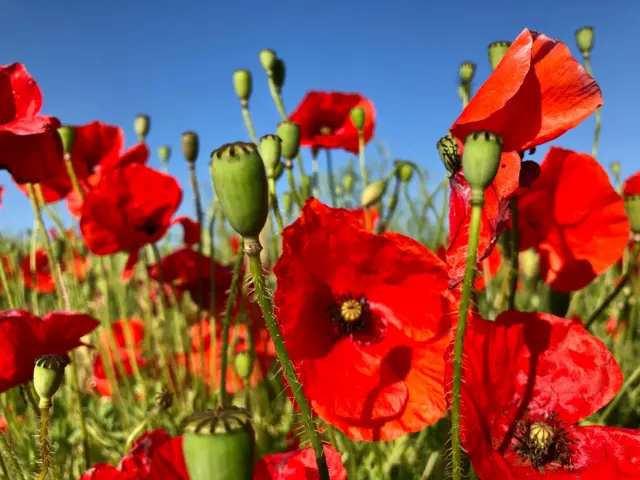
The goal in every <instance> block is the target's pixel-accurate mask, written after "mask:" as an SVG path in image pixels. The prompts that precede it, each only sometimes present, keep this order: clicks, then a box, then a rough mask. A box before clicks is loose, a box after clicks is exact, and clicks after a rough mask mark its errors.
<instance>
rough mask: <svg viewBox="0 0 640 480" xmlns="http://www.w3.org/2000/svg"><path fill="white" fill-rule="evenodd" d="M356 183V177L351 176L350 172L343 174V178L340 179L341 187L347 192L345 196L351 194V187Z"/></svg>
mask: <svg viewBox="0 0 640 480" xmlns="http://www.w3.org/2000/svg"><path fill="white" fill-rule="evenodd" d="M355 183H356V177H355V176H354V175H353V173H352V172H347V173H345V174H344V177H342V186H343V187H344V191H345V192H347V194H350V193H351V192H353V187H354V185H355Z"/></svg>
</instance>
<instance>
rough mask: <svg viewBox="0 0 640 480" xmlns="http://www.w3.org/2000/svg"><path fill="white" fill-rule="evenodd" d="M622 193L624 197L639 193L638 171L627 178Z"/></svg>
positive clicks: (639, 177) (639, 176)
mask: <svg viewBox="0 0 640 480" xmlns="http://www.w3.org/2000/svg"><path fill="white" fill-rule="evenodd" d="M622 194H623V195H624V196H625V197H632V196H634V195H640V171H639V172H637V173H635V174H633V175H631V176H630V177H629V178H627V180H626V181H625V182H624V186H623V187H622Z"/></svg>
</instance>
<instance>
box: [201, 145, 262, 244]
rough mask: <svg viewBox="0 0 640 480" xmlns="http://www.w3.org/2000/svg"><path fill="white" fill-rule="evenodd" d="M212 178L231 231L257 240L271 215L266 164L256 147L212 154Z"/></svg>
mask: <svg viewBox="0 0 640 480" xmlns="http://www.w3.org/2000/svg"><path fill="white" fill-rule="evenodd" d="M211 176H212V178H213V185H214V187H215V190H216V193H217V194H218V200H219V201H220V205H221V206H222V211H223V212H224V215H225V216H226V217H227V220H229V224H230V225H231V227H232V228H233V229H234V230H235V231H236V232H237V233H238V234H239V235H241V236H242V237H249V238H257V237H258V235H259V234H260V232H261V231H262V228H263V227H264V224H265V222H266V221H267V215H268V213H269V188H268V185H267V174H266V172H265V169H264V162H263V161H262V158H261V157H260V153H259V152H258V148H257V147H256V146H255V145H254V144H253V143H244V142H236V143H229V144H226V145H222V146H221V147H220V148H218V149H217V150H214V151H213V153H211Z"/></svg>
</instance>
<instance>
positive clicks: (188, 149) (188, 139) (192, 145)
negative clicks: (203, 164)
mask: <svg viewBox="0 0 640 480" xmlns="http://www.w3.org/2000/svg"><path fill="white" fill-rule="evenodd" d="M199 151H200V141H199V139H198V134H197V133H195V132H184V133H183V134H182V155H184V158H185V159H186V160H187V162H189V163H194V162H195V161H196V159H197V158H198V152H199Z"/></svg>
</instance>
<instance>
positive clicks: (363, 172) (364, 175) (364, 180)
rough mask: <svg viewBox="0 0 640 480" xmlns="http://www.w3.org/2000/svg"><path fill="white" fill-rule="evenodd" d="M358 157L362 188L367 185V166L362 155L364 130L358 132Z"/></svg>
mask: <svg viewBox="0 0 640 480" xmlns="http://www.w3.org/2000/svg"><path fill="white" fill-rule="evenodd" d="M358 157H359V158H360V175H361V176H362V188H364V187H366V186H367V185H369V175H368V174H367V164H366V162H365V155H364V130H359V131H358Z"/></svg>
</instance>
